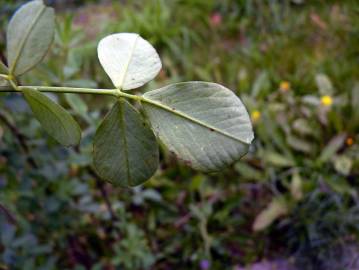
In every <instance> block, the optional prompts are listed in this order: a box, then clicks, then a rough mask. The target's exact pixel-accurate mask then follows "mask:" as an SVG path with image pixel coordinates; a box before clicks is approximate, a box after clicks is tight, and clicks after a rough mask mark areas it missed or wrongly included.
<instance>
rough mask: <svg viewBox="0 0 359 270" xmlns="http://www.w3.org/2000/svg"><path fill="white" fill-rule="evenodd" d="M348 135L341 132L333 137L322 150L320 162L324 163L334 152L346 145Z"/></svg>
mask: <svg viewBox="0 0 359 270" xmlns="http://www.w3.org/2000/svg"><path fill="white" fill-rule="evenodd" d="M346 137H347V135H346V134H345V133H341V134H339V135H336V136H335V137H333V138H332V139H331V140H330V142H329V143H328V144H327V145H326V146H325V147H324V149H323V150H322V152H321V154H320V156H319V159H318V162H319V163H320V164H321V163H324V162H327V161H328V160H329V159H330V158H331V157H333V156H334V154H335V153H336V152H337V151H338V150H339V149H340V148H341V147H342V146H343V145H344V143H345V139H346Z"/></svg>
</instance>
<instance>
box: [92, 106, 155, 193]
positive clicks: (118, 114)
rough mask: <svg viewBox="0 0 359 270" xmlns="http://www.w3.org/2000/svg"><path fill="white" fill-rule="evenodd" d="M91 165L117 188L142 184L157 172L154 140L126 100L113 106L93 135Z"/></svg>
mask: <svg viewBox="0 0 359 270" xmlns="http://www.w3.org/2000/svg"><path fill="white" fill-rule="evenodd" d="M94 165H95V168H96V171H97V172H98V174H99V175H100V176H101V177H102V178H104V179H105V180H107V181H109V182H112V183H113V184H117V185H120V186H136V185H139V184H142V183H143V182H145V181H146V180H148V179H149V178H150V177H151V176H152V175H153V174H154V173H155V171H156V169H157V166H158V145H157V142H156V137H155V135H154V134H153V132H152V130H151V129H150V128H149V127H148V126H147V125H146V124H145V122H144V119H143V118H142V117H141V115H140V114H139V113H138V112H137V111H136V109H135V108H134V107H132V106H131V105H130V104H129V103H128V102H127V101H125V100H122V99H121V100H119V101H118V102H117V103H116V104H115V105H114V106H113V108H112V110H111V111H110V112H109V114H108V115H107V116H106V118H105V119H104V120H103V122H102V124H101V125H100V127H99V128H98V130H97V132H96V135H95V140H94Z"/></svg>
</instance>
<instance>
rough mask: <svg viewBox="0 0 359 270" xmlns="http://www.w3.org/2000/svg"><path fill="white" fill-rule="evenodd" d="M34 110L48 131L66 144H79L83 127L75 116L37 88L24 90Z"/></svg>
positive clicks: (61, 142)
mask: <svg viewBox="0 0 359 270" xmlns="http://www.w3.org/2000/svg"><path fill="white" fill-rule="evenodd" d="M23 94H24V96H25V99H26V101H27V102H28V104H29V105H30V108H31V110H32V112H33V113H34V115H35V117H36V118H37V120H39V122H40V123H41V125H42V126H43V128H44V129H45V130H46V132H47V133H48V134H49V135H50V136H52V137H53V138H54V139H55V140H56V141H58V142H59V143H60V144H62V145H65V146H70V145H77V144H79V142H80V140H81V129H80V127H79V125H78V124H77V123H76V121H75V120H74V119H73V117H72V116H71V115H70V114H69V113H68V112H67V111H66V110H65V109H64V108H62V107H61V106H60V105H58V104H56V103H55V102H53V101H52V100H51V99H49V98H48V97H47V96H45V95H44V94H42V93H41V92H39V91H36V90H30V89H25V90H23Z"/></svg>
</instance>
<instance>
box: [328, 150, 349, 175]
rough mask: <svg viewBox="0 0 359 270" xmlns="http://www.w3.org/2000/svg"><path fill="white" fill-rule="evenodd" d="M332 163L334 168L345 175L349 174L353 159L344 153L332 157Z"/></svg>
mask: <svg viewBox="0 0 359 270" xmlns="http://www.w3.org/2000/svg"><path fill="white" fill-rule="evenodd" d="M333 163H334V168H335V170H336V171H337V172H338V173H341V174H343V175H345V176H348V175H349V174H350V171H351V169H352V167H353V160H352V159H351V158H350V157H348V156H345V155H340V156H335V157H334V158H333Z"/></svg>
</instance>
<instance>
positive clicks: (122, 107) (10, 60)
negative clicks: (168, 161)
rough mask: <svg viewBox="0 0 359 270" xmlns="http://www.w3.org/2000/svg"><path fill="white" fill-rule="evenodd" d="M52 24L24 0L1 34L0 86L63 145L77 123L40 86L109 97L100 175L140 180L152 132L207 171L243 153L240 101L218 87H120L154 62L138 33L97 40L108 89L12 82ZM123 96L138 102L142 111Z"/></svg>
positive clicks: (149, 74) (246, 139) (149, 168)
mask: <svg viewBox="0 0 359 270" xmlns="http://www.w3.org/2000/svg"><path fill="white" fill-rule="evenodd" d="M54 27H55V15H54V10H53V9H52V8H50V7H47V6H45V5H44V4H43V2H42V1H39V0H36V1H30V2H29V3H27V4H25V5H24V6H22V7H21V8H20V9H19V10H18V11H17V12H16V13H15V15H14V16H13V18H12V19H11V21H10V22H9V25H8V29H7V33H6V34H7V35H6V38H7V66H6V65H5V64H3V63H1V62H0V73H1V74H0V85H1V86H0V91H1V92H20V93H22V94H23V96H24V98H25V100H26V101H27V103H28V104H29V106H30V108H31V110H32V112H33V114H34V116H35V117H36V118H37V120H38V121H39V122H40V123H41V125H42V126H43V128H44V129H45V130H46V131H47V133H48V134H49V135H50V136H52V137H53V138H54V139H55V140H56V141H58V142H59V143H60V144H62V145H64V146H72V145H77V144H79V142H80V139H81V129H80V127H79V125H78V124H77V123H76V121H75V120H74V118H73V117H72V116H71V115H70V114H69V113H68V112H67V111H66V110H65V109H64V108H62V107H61V106H60V105H58V104H57V103H55V102H54V101H52V100H51V99H49V98H48V97H47V96H46V95H44V94H43V93H42V92H55V93H80V94H81V93H86V94H96V95H112V96H115V97H116V99H117V101H116V102H115V104H114V105H113V107H112V109H111V111H110V112H109V113H108V114H107V115H106V116H105V118H104V119H103V121H102V123H101V124H100V126H99V127H98V129H97V131H96V135H95V138H94V143H93V144H94V151H93V155H94V158H93V160H94V167H95V169H96V171H97V173H98V174H99V175H100V176H101V177H102V178H103V179H105V180H107V181H109V182H112V183H114V184H117V185H120V186H136V185H139V184H141V183H143V182H145V181H146V180H148V179H149V178H150V177H151V176H152V175H153V174H154V173H155V171H156V169H157V167H158V162H159V153H158V151H159V147H158V144H157V139H156V137H157V138H159V140H160V141H161V142H162V143H163V145H165V146H166V147H167V148H168V149H169V151H170V152H172V153H174V154H175V155H176V156H177V157H178V158H179V159H181V160H183V161H184V162H185V163H186V164H188V165H189V166H191V167H193V168H195V169H198V170H201V171H207V172H208V171H217V170H219V169H221V168H223V167H224V166H226V165H229V164H231V163H233V162H234V161H236V160H238V159H239V158H240V157H241V156H243V155H244V154H245V153H246V152H247V151H248V148H249V145H250V143H251V141H252V139H253V131H252V125H251V122H250V118H249V116H248V113H247V110H246V108H245V106H244V105H243V104H242V102H241V100H240V99H239V98H238V97H237V96H236V95H235V94H234V93H233V92H232V91H230V90H229V89H227V88H225V87H224V86H221V85H219V84H216V83H211V82H183V83H175V84H171V85H168V86H165V87H163V88H160V89H156V90H153V91H149V92H146V93H145V94H143V95H132V94H128V93H127V91H129V90H132V89H135V88H138V87H140V86H142V85H144V84H145V83H147V82H149V81H150V80H152V79H153V78H154V77H155V76H156V75H157V74H158V73H159V71H160V69H161V67H162V64H161V60H160V58H159V56H158V54H157V52H156V50H155V49H154V48H153V47H152V46H151V44H149V43H148V42H147V41H146V40H144V39H143V38H142V37H140V36H139V35H138V34H134V33H117V34H112V35H109V36H107V37H105V38H104V39H102V40H101V41H100V42H99V44H98V58H99V60H100V63H101V65H102V67H103V68H104V70H105V72H106V73H107V74H108V76H109V77H110V79H111V81H112V82H113V84H114V86H115V88H114V89H89V88H72V87H48V86H20V85H19V84H18V83H17V78H18V77H19V76H20V75H22V74H24V73H25V72H27V71H29V70H30V69H32V68H33V67H34V66H36V65H37V64H38V63H39V62H40V61H41V60H42V59H43V58H44V56H45V54H46V52H47V51H48V50H49V47H50V45H51V43H52V40H53V35H54ZM127 100H132V101H135V102H138V103H139V104H140V105H141V107H142V109H143V115H142V114H141V113H140V112H139V111H138V110H137V109H136V108H135V107H134V106H133V105H131V103H129V102H128V101H127ZM147 123H149V124H147Z"/></svg>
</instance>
